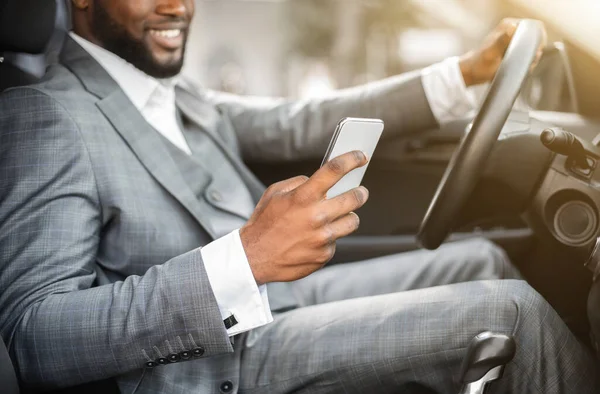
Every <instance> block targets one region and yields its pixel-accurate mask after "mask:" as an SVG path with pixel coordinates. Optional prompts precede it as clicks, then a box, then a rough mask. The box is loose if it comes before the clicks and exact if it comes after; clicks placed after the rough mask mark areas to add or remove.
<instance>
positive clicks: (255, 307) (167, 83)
mask: <svg viewBox="0 0 600 394" xmlns="http://www.w3.org/2000/svg"><path fill="white" fill-rule="evenodd" d="M70 35H71V37H72V38H73V39H74V40H75V41H76V42H77V43H78V44H80V45H81V46H82V47H83V49H85V50H86V51H87V52H88V53H89V54H90V55H91V56H92V57H93V58H94V59H95V60H96V61H97V62H98V63H100V65H101V66H102V67H103V68H104V69H105V70H106V71H107V72H108V74H109V75H110V76H111V77H112V78H113V79H114V80H115V81H116V82H117V84H118V85H119V86H120V87H121V89H123V91H124V93H125V94H126V95H127V97H128V98H129V99H130V100H131V102H132V103H133V105H134V106H135V107H136V108H137V109H138V110H139V111H140V112H141V114H142V116H143V117H144V118H145V119H146V121H147V122H148V123H149V124H150V125H152V126H153V127H154V128H155V129H156V130H157V131H158V132H159V133H161V134H162V135H163V136H164V137H165V138H167V140H169V141H170V142H171V143H173V144H174V145H175V146H176V147H178V148H179V149H181V150H183V151H184V152H186V153H187V154H191V150H190V148H189V146H188V144H187V141H186V140H185V137H184V135H183V131H182V130H181V129H180V128H179V123H178V122H177V112H176V106H175V85H176V84H177V78H176V77H175V78H171V79H164V80H158V79H156V78H153V77H151V76H149V75H147V74H145V73H143V72H142V71H140V70H139V69H137V68H135V67H134V66H133V65H131V64H130V63H127V62H126V61H125V60H123V59H121V58H120V57H118V56H117V55H115V54H113V53H112V52H109V51H107V50H105V49H104V48H101V47H99V46H97V45H95V44H93V43H91V42H89V41H87V40H85V39H83V38H81V37H79V36H78V35H76V34H74V33H73V32H71V33H70ZM422 76H423V78H422V82H423V88H424V90H425V95H426V96H427V100H428V101H429V104H430V106H431V110H432V112H433V115H434V116H435V118H436V119H437V121H438V122H439V123H440V124H444V123H446V122H449V121H451V120H454V119H457V118H460V117H463V116H465V115H467V114H468V113H469V112H470V111H471V110H473V109H474V108H475V99H474V96H473V93H472V92H471V91H469V90H468V89H467V88H466V86H465V83H464V80H463V78H462V75H461V73H460V68H459V66H458V59H457V58H449V59H446V60H445V61H443V62H441V63H437V64H434V65H432V66H430V67H428V68H426V69H424V70H423V73H422ZM201 253H202V259H203V261H204V266H205V269H206V272H207V275H208V279H209V281H210V285H211V287H212V290H213V293H214V295H215V299H216V300H217V304H218V306H219V309H220V311H221V315H222V316H223V319H226V318H228V317H229V316H231V315H232V314H233V315H234V316H235V318H236V320H237V322H238V324H236V325H234V326H233V327H231V328H229V329H228V330H227V332H228V334H229V335H230V336H233V335H236V334H239V333H242V332H245V331H248V330H251V329H253V328H256V327H260V326H262V325H265V324H267V323H270V322H271V321H273V316H272V315H271V310H270V308H269V300H268V295H267V290H266V286H264V285H262V286H257V284H256V281H255V280H254V276H253V275H252V271H251V269H250V265H249V263H248V259H247V257H246V253H245V251H244V247H243V245H242V241H241V239H240V235H239V230H235V231H233V232H231V233H230V234H228V235H226V236H224V237H222V238H219V239H217V240H215V241H213V242H211V243H210V244H208V245H206V246H204V247H203V248H202V249H201Z"/></svg>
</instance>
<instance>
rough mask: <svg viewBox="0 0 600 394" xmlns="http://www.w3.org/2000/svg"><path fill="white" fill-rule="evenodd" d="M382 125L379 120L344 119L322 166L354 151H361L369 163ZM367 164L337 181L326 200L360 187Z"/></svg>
mask: <svg viewBox="0 0 600 394" xmlns="http://www.w3.org/2000/svg"><path fill="white" fill-rule="evenodd" d="M383 128H384V124H383V121H382V120H380V119H366V118H345V119H342V120H341V121H340V123H339V124H338V126H337V128H336V130H335V132H334V134H333V137H332V138H331V142H330V143H329V148H327V153H326V154H325V158H324V159H323V163H321V166H323V165H324V164H325V163H327V162H328V161H329V160H331V159H333V158H335V157H338V156H340V155H343V154H344V153H347V152H351V151H354V150H359V151H362V152H363V153H364V154H365V155H366V156H367V159H368V160H369V162H370V161H371V158H372V157H373V153H374V152H375V148H376V147H377V143H378V142H379V138H380V137H381V134H382V133H383ZM368 165H369V163H367V164H366V165H364V166H363V167H361V168H357V169H355V170H353V171H351V172H349V173H348V174H346V175H345V176H344V177H343V178H342V179H340V180H339V181H338V183H336V184H335V185H334V186H333V187H332V188H331V189H329V191H328V192H327V198H333V197H336V196H339V195H340V194H342V193H345V192H347V191H349V190H351V189H354V188H355V187H358V186H360V183H361V182H362V179H363V177H364V175H365V173H366V172H367V167H368Z"/></svg>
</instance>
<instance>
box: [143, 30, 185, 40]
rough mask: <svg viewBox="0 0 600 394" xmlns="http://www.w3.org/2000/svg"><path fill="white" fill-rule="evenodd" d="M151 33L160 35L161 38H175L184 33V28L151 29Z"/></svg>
mask: <svg viewBox="0 0 600 394" xmlns="http://www.w3.org/2000/svg"><path fill="white" fill-rule="evenodd" d="M150 34H151V35H153V36H155V37H159V38H167V39H174V38H177V37H179V36H181V35H182V34H183V30H181V29H170V30H150Z"/></svg>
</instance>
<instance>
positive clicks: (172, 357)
mask: <svg viewBox="0 0 600 394" xmlns="http://www.w3.org/2000/svg"><path fill="white" fill-rule="evenodd" d="M167 358H168V359H169V362H170V363H176V362H177V361H179V360H181V356H180V355H179V354H177V353H173V354H169V357H167Z"/></svg>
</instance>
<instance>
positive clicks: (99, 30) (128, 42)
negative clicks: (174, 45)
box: [92, 1, 187, 78]
mask: <svg viewBox="0 0 600 394" xmlns="http://www.w3.org/2000/svg"><path fill="white" fill-rule="evenodd" d="M100 4H101V2H98V1H97V2H95V4H94V11H93V16H92V32H93V34H94V35H95V36H96V38H97V39H98V40H99V41H100V42H101V43H102V47H103V48H104V49H106V50H108V51H110V52H112V53H114V54H115V55H117V56H119V57H120V58H122V59H124V60H125V61H127V62H129V63H131V64H132V65H134V66H135V67H136V68H137V69H139V70H141V71H143V72H144V73H146V74H148V75H150V76H151V77H154V78H171V77H174V76H175V75H177V74H179V73H180V72H181V69H182V67H183V59H184V57H185V56H184V55H185V47H186V42H187V32H186V31H182V34H184V35H185V36H184V43H183V49H182V52H181V56H180V57H179V59H177V60H175V61H173V62H169V63H166V64H165V63H161V62H159V61H158V60H156V59H155V58H154V56H153V55H152V50H151V49H150V48H149V47H148V46H147V45H146V44H145V43H144V41H143V40H140V39H137V38H135V37H133V36H132V35H131V34H130V33H129V32H128V31H127V29H125V27H124V26H122V25H120V24H119V23H118V22H116V21H115V20H114V19H112V18H111V16H110V15H109V14H108V12H107V11H106V10H105V9H104V8H103V7H102V6H101V5H100Z"/></svg>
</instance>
